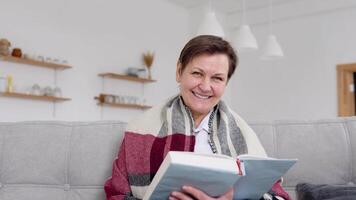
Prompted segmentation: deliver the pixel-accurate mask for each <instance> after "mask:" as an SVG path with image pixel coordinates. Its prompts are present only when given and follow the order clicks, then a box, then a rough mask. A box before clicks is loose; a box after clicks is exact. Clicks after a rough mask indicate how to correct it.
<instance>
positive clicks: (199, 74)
mask: <svg viewBox="0 0 356 200" xmlns="http://www.w3.org/2000/svg"><path fill="white" fill-rule="evenodd" d="M192 74H193V75H194V76H201V73H200V72H192Z"/></svg>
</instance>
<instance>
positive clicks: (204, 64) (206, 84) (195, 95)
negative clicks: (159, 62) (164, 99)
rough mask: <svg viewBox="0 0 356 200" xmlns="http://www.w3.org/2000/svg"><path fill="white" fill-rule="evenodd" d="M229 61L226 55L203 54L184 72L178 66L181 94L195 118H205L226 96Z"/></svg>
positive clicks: (177, 75) (177, 78)
mask: <svg viewBox="0 0 356 200" xmlns="http://www.w3.org/2000/svg"><path fill="white" fill-rule="evenodd" d="M228 71H229V59H228V57H227V55H225V54H213V55H208V54H203V55H199V56H197V57H195V58H194V59H192V60H191V61H190V62H189V63H188V64H187V66H186V67H185V68H184V70H183V71H182V70H181V65H180V64H178V66H177V71H176V80H177V82H178V83H179V84H180V94H181V96H182V97H183V100H184V103H185V105H186V106H188V108H190V110H191V112H192V115H193V117H194V118H196V117H198V116H205V115H206V114H208V113H209V112H210V110H211V109H212V108H213V107H214V106H215V105H216V104H217V103H218V102H219V100H220V98H221V97H222V95H223V94H224V91H225V88H226V84H227V75H228Z"/></svg>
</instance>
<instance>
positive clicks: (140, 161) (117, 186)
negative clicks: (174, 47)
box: [105, 96, 289, 200]
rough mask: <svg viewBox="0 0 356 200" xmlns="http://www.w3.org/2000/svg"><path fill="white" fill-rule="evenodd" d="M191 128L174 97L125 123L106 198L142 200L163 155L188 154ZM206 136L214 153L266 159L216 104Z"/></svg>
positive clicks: (239, 123) (245, 129) (249, 133)
mask: <svg viewBox="0 0 356 200" xmlns="http://www.w3.org/2000/svg"><path fill="white" fill-rule="evenodd" d="M193 127H194V121H193V119H192V115H191V113H190V110H189V109H188V108H187V107H186V106H185V105H184V103H183V101H182V99H181V97H180V96H176V97H174V98H172V99H170V100H169V101H168V102H166V103H164V104H163V105H161V106H157V107H154V108H152V109H150V110H149V111H147V112H145V113H144V114H143V115H142V116H141V117H140V118H138V119H137V120H135V121H133V122H132V123H130V124H129V125H128V127H127V131H126V132H125V136H124V139H123V142H122V144H121V146H120V150H119V154H118V157H117V159H116V160H115V161H114V164H113V171H112V177H110V178H109V180H108V181H107V182H106V184H105V192H106V196H107V199H108V200H118V199H142V198H143V196H144V194H145V192H146V190H147V187H148V186H149V184H150V183H151V181H152V179H153V177H154V175H155V174H156V172H157V170H158V168H159V166H160V165H161V163H162V161H163V159H164V157H165V156H166V154H167V153H168V152H169V151H194V145H195V136H194V132H193ZM209 137H210V141H209V144H210V146H211V147H212V150H213V152H214V153H218V154H225V155H229V156H232V157H236V156H237V155H240V154H244V153H249V154H253V155H261V156H266V153H265V150H264V149H263V147H262V145H261V143H260V141H259V139H258V137H257V136H256V134H255V133H254V132H253V130H252V129H251V128H250V127H249V126H248V125H247V124H246V122H245V121H244V120H243V119H241V118H240V117H239V116H238V115H237V114H235V113H234V112H232V111H231V110H230V109H229V108H228V107H227V106H226V105H225V103H224V102H222V101H220V102H219V104H218V105H217V106H215V108H214V110H213V112H212V114H211V115H210V119H209ZM274 188H275V190H274V191H273V192H272V194H273V195H278V196H282V197H284V198H285V199H289V197H288V194H287V193H285V192H284V190H283V189H282V188H281V187H280V185H279V184H276V185H275V187H274Z"/></svg>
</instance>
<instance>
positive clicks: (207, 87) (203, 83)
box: [199, 79, 211, 92]
mask: <svg viewBox="0 0 356 200" xmlns="http://www.w3.org/2000/svg"><path fill="white" fill-rule="evenodd" d="M199 88H200V89H201V90H202V91H203V92H209V91H210V90H211V86H210V81H209V79H202V81H201V82H200V84H199Z"/></svg>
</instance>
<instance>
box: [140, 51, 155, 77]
mask: <svg viewBox="0 0 356 200" xmlns="http://www.w3.org/2000/svg"><path fill="white" fill-rule="evenodd" d="M154 56H155V54H154V53H153V52H150V51H147V52H146V53H143V55H142V60H143V63H144V64H145V65H146V67H147V69H148V79H152V76H151V66H152V63H153V59H154Z"/></svg>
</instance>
